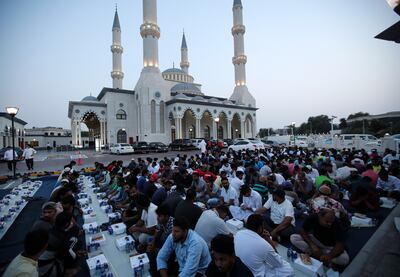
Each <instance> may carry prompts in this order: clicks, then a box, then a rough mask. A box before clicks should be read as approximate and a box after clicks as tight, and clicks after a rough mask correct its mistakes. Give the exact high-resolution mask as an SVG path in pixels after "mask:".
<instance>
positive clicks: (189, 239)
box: [157, 217, 211, 277]
mask: <svg viewBox="0 0 400 277" xmlns="http://www.w3.org/2000/svg"><path fill="white" fill-rule="evenodd" d="M173 251H175V254H176V259H177V260H178V264H179V276H180V277H193V276H203V274H204V273H205V272H206V270H207V267H208V264H209V263H210V262H211V256H210V252H209V251H208V246H207V243H206V242H205V241H204V240H203V239H202V238H201V237H200V236H199V235H198V234H196V232H194V231H193V230H190V229H189V223H188V222H187V220H186V219H185V218H183V217H178V218H175V219H174V222H173V227H172V234H170V235H169V236H168V238H167V240H166V241H165V243H164V245H163V247H162V248H161V250H160V252H159V253H158V256H157V269H158V270H159V271H160V274H161V276H162V277H168V266H167V262H168V259H169V256H170V255H171V253H172V252H173Z"/></svg>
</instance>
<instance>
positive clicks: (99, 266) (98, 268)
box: [96, 260, 101, 272]
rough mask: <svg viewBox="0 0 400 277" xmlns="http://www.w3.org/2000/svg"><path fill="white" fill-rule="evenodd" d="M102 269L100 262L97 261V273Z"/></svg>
mask: <svg viewBox="0 0 400 277" xmlns="http://www.w3.org/2000/svg"><path fill="white" fill-rule="evenodd" d="M100 268H101V263H100V260H97V261H96V272H99V271H100Z"/></svg>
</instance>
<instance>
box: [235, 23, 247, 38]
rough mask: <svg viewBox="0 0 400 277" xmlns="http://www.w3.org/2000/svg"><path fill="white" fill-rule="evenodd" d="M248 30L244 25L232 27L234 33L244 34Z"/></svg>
mask: <svg viewBox="0 0 400 277" xmlns="http://www.w3.org/2000/svg"><path fill="white" fill-rule="evenodd" d="M245 32H246V27H245V26H244V25H235V26H233V27H232V35H233V36H234V35H238V34H242V35H243V34H244V33H245Z"/></svg>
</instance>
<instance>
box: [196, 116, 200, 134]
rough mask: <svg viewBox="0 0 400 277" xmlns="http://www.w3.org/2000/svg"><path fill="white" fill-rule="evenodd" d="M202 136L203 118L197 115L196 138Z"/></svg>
mask: <svg viewBox="0 0 400 277" xmlns="http://www.w3.org/2000/svg"><path fill="white" fill-rule="evenodd" d="M200 137H201V119H200V118H197V117H196V138H200Z"/></svg>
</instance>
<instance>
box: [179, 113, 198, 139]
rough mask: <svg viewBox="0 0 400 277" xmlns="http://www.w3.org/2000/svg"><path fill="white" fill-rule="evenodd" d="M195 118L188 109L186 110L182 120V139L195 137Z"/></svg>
mask: <svg viewBox="0 0 400 277" xmlns="http://www.w3.org/2000/svg"><path fill="white" fill-rule="evenodd" d="M195 126H196V118H195V117H194V112H193V111H192V110H190V109H188V110H186V111H185V113H184V114H183V118H182V134H183V138H195V137H196V128H195Z"/></svg>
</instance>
